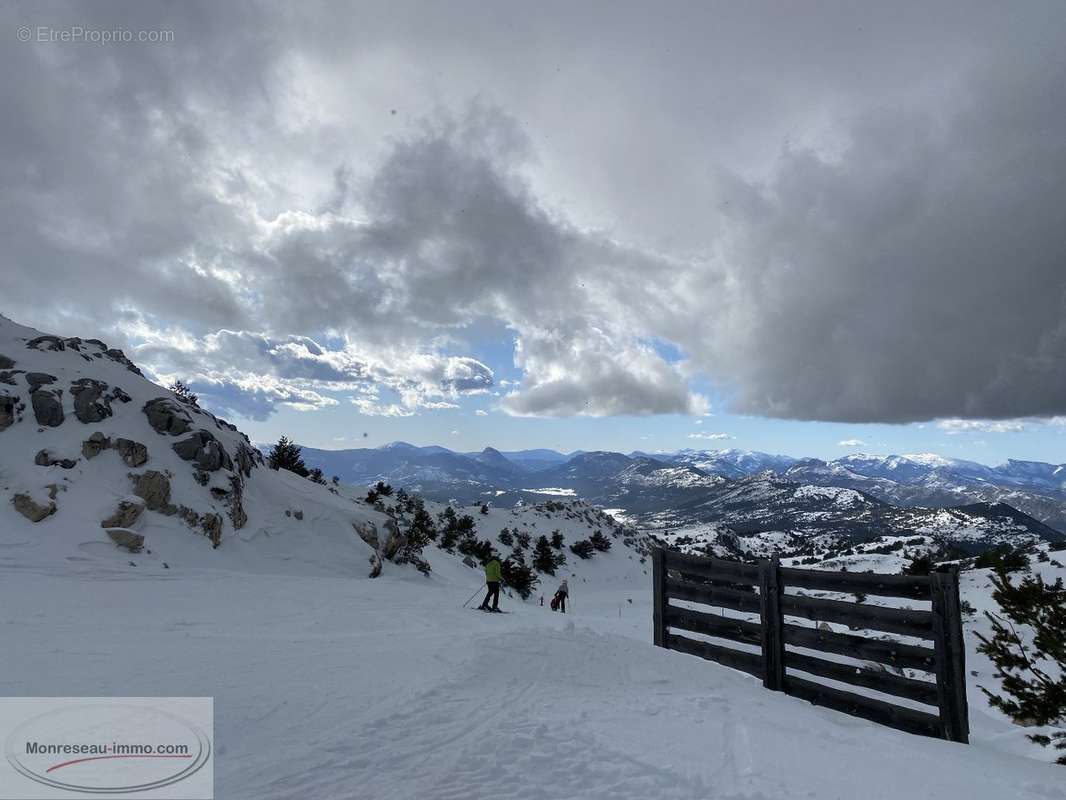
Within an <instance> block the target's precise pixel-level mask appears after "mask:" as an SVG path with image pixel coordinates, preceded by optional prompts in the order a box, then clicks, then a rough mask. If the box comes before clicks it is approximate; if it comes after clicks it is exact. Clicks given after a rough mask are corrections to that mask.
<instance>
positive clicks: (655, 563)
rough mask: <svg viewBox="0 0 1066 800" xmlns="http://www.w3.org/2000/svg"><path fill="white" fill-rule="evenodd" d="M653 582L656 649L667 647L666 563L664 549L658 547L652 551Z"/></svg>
mask: <svg viewBox="0 0 1066 800" xmlns="http://www.w3.org/2000/svg"><path fill="white" fill-rule="evenodd" d="M651 580H652V593H653V595H652V596H653V602H654V610H653V611H652V627H653V629H654V630H653V635H654V637H655V646H656V647H666V619H665V617H664V613H665V610H666V562H665V560H664V558H663V549H662V548H661V547H656V548H655V549H654V550H652V551H651Z"/></svg>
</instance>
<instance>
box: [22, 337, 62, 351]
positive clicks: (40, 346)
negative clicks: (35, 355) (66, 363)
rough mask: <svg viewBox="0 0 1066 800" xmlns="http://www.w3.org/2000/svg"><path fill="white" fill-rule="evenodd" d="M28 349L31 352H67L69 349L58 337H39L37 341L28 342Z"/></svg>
mask: <svg viewBox="0 0 1066 800" xmlns="http://www.w3.org/2000/svg"><path fill="white" fill-rule="evenodd" d="M26 347H28V348H30V349H31V350H53V351H59V350H66V349H67V347H66V345H65V344H63V340H62V339H60V338H59V337H58V336H38V337H37V338H36V339H30V340H29V341H28V342H26Z"/></svg>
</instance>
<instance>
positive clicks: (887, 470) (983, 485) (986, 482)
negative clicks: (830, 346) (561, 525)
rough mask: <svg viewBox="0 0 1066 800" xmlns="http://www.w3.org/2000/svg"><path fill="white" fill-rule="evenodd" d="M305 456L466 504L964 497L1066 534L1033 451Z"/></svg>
mask: <svg viewBox="0 0 1066 800" xmlns="http://www.w3.org/2000/svg"><path fill="white" fill-rule="evenodd" d="M304 460H305V461H306V463H307V464H308V466H310V467H320V468H321V469H322V470H323V472H324V473H325V474H326V475H327V476H332V475H336V476H338V477H339V478H340V480H341V481H343V482H345V483H354V484H371V483H374V482H376V481H378V480H384V481H386V482H388V483H391V484H392V485H394V486H404V487H407V488H408V489H410V490H412V491H418V492H420V493H422V494H423V495H425V496H427V497H430V498H432V499H436V500H441V501H451V502H457V503H462V504H469V503H474V502H491V503H492V504H494V505H513V504H514V503H516V502H519V501H525V502H532V501H539V500H543V499H544V497H545V496H551V495H559V496H578V497H583V498H584V499H586V500H588V501H590V502H593V503H596V504H599V505H601V506H604V507H606V508H611V509H617V510H618V512H619V513H620V514H621V515H623V516H625V517H627V518H629V519H630V520H632V521H633V522H635V523H637V524H641V525H645V526H649V527H660V528H665V527H681V526H686V525H695V524H706V523H725V524H728V525H730V526H733V528H734V529H736V530H753V529H756V528H757V529H760V530H774V529H776V530H784V529H788V530H796V529H798V528H811V529H827V528H834V527H836V528H848V529H857V528H858V526H860V525H862V526H865V528H866V529H867V530H889V529H899V530H902V529H907V530H910V529H915V528H919V527H921V526H922V525H923V524H924V523H923V520H922V519H920V517H921V515H922V514H926V513H928V514H930V515H933V514H936V513H939V512H940V511H942V510H944V509H958V508H960V507H965V508H969V509H970V510H969V511H968V512H966V513H967V514H971V515H976V516H977V517H982V515H984V516H988V514H991V515H992V516H997V515H998V516H999V517H1000V518H1004V517H1003V515H1004V513H1006V512H1004V511H1003V507H1004V506H1009V507H1010V510H1011V512H1013V513H1014V514H1018V513H1019V512H1021V515H1020V517H1019V518H1018V519H1020V518H1021V517H1024V518H1026V519H1030V518H1031V519H1030V522H1027V523H1025V524H1024V525H1023V527H1025V528H1026V529H1027V530H1029V531H1030V532H1031V533H1033V534H1034V535H1036V536H1039V537H1040V538H1045V539H1054V538H1062V537H1063V534H1061V533H1059V532H1060V531H1064V530H1066V465H1064V464H1047V463H1042V462H1034V461H1017V460H1010V461H1007V462H1006V463H1005V464H1002V465H1000V466H996V467H989V466H986V465H984V464H979V463H976V462H973V461H965V460H961V459H950V458H944V457H942V456H938V455H934V454H929V453H923V454H916V455H903V456H900V455H891V456H872V455H849V456H845V457H843V458H839V459H835V460H832V461H823V460H820V459H815V458H802V459H801V458H792V457H789V456H782V455H773V454H769V453H760V452H755V451H749V450H738V449H725V450H679V451H676V452H672V453H654V454H650V453H644V452H639V451H636V452H632V453H629V454H628V455H627V454H623V453H614V452H606V451H590V452H585V451H575V452H573V453H568V454H567V453H559V452H556V451H554V450H547V449H539V450H521V451H499V450H496V449H494V448H491V447H489V448H485V449H484V450H482V451H481V452H476V453H460V452H455V451H453V450H449V449H447V448H444V447H436V446H432V447H416V446H414V445H411V444H407V443H405V442H393V443H392V444H388V445H385V446H383V447H378V448H364V449H358V450H316V449H313V448H304ZM819 487H821V488H828V489H834V490H841V491H838V492H822V491H818V489H819ZM844 490H846V491H844ZM796 498H798V499H799V501H796ZM989 509H991V511H988V510H989ZM904 510H905V511H904ZM1015 510H1016V511H1015ZM1007 516H1010V515H1009V514H1008V515H1007ZM982 518H983V517H982ZM1018 519H1015V522H1016V523H1017V522H1018ZM960 524H961V523H960Z"/></svg>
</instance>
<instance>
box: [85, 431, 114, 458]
mask: <svg viewBox="0 0 1066 800" xmlns="http://www.w3.org/2000/svg"><path fill="white" fill-rule="evenodd" d="M110 448H111V440H110V439H108V438H107V437H106V436H104V435H103V434H102V433H100V431H96V432H95V433H94V434H92V435H91V436H90V437H89V438H88V439H86V440H85V441H84V442H82V443H81V454H82V455H83V456H85V458H96V457H97V456H98V455H100V453H102V452H103V451H104V450H109V449H110Z"/></svg>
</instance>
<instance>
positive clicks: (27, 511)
mask: <svg viewBox="0 0 1066 800" xmlns="http://www.w3.org/2000/svg"><path fill="white" fill-rule="evenodd" d="M11 503H12V504H13V505H14V506H15V510H16V511H17V512H19V513H20V514H21V515H22V516H24V517H25V518H26V519H28V520H29V521H30V522H40V521H41V520H42V519H45V518H46V517H50V516H52V515H53V514H54V513H56V504H55V502H54V499H53V501H50V502H49V503H48V505H41V504H40V503H38V502H37V501H36V500H34V499H33V498H32V497H30V496H29V495H28V494H16V495H15V496H14V497H12V498H11Z"/></svg>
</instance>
